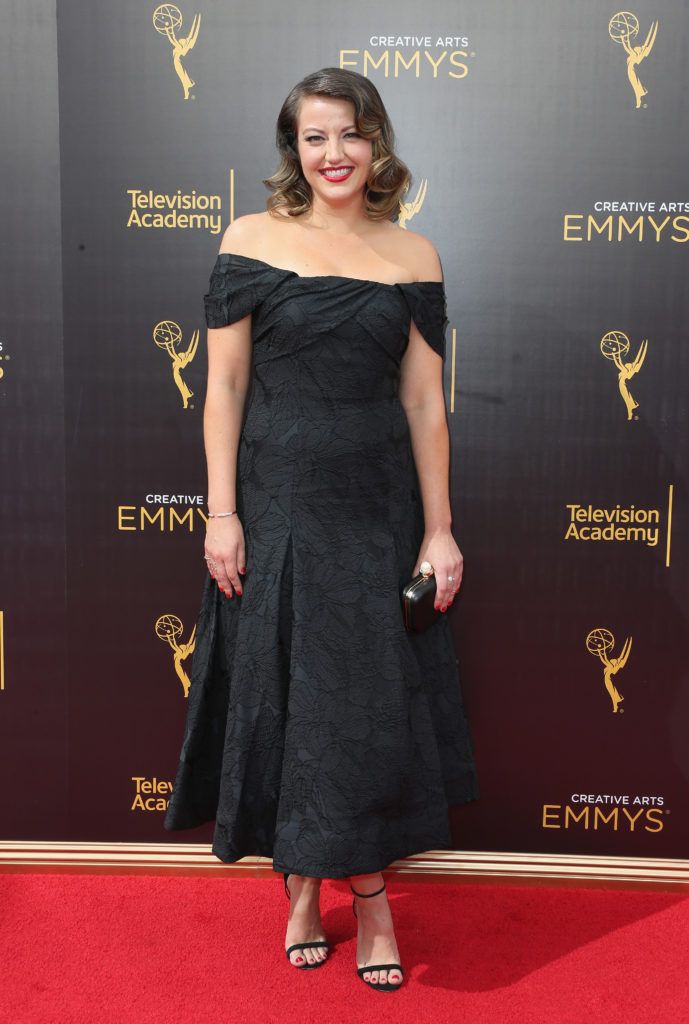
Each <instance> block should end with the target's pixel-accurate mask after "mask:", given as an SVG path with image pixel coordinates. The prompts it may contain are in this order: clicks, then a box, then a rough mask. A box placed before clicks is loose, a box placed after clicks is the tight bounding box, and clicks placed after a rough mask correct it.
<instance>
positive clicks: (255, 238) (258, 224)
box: [220, 213, 268, 257]
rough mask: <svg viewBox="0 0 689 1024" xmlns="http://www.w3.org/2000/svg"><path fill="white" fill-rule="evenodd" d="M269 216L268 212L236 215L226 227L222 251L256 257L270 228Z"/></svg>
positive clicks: (221, 243)
mask: <svg viewBox="0 0 689 1024" xmlns="http://www.w3.org/2000/svg"><path fill="white" fill-rule="evenodd" d="M267 217H268V214H267V213H245V214H243V215H242V216H241V217H235V219H234V220H233V221H232V223H231V224H229V225H228V226H227V228H226V229H225V233H224V234H223V236H222V241H221V242H220V252H231V253H235V255H237V256H249V257H255V256H256V253H257V252H258V251H260V249H261V243H262V240H263V238H264V237H265V233H266V230H267V228H268V224H267V221H266V218H267Z"/></svg>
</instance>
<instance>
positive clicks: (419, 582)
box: [402, 562, 442, 633]
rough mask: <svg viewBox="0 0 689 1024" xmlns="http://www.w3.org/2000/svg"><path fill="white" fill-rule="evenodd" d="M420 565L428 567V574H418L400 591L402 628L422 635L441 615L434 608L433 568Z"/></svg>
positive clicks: (437, 609) (427, 564)
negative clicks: (402, 616)
mask: <svg viewBox="0 0 689 1024" xmlns="http://www.w3.org/2000/svg"><path fill="white" fill-rule="evenodd" d="M421 564H422V565H423V566H428V568H429V569H430V572H427V571H426V572H420V573H419V574H418V576H415V577H414V578H413V579H412V580H410V581H409V583H407V585H406V587H404V589H403V591H402V608H403V611H404V626H405V629H407V630H408V632H410V633H423V631H424V630H426V629H428V627H429V626H432V625H433V623H434V622H435V621H436V619H439V618H440V616H441V615H442V612H441V611H440V609H439V608H436V607H435V593H436V585H435V575H434V573H433V566H431V565H430V564H429V563H428V562H422V563H421Z"/></svg>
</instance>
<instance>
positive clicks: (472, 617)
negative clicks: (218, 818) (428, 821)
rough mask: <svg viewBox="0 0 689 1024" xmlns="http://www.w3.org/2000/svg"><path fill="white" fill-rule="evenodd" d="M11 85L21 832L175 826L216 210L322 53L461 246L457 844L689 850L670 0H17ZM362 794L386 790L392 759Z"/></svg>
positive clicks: (9, 366)
mask: <svg viewBox="0 0 689 1024" xmlns="http://www.w3.org/2000/svg"><path fill="white" fill-rule="evenodd" d="M2 35H3V39H2V46H3V60H2V61H1V62H0V80H1V82H2V94H3V96H4V98H5V107H6V112H7V114H8V117H9V118H10V128H11V131H10V133H9V134H8V131H5V133H4V145H3V149H4V153H3V155H2V158H1V159H2V166H3V168H4V170H5V171H6V174H7V178H6V181H7V187H6V188H4V189H3V195H2V196H1V197H0V202H2V206H3V221H4V226H5V236H6V240H7V243H8V244H7V245H6V246H5V247H4V248H3V251H2V256H1V257H0V269H1V272H2V273H1V276H2V285H1V287H2V291H3V304H2V306H3V308H2V324H1V336H0V395H1V403H0V413H1V415H2V428H1V435H0V442H1V445H2V447H1V454H2V500H1V503H0V515H1V516H2V536H3V542H2V560H3V567H4V578H3V581H2V582H3V589H2V594H1V596H0V731H1V741H2V743H1V752H0V757H1V758H2V764H1V765H0V767H1V768H2V771H3V779H4V784H3V794H4V796H3V813H2V816H1V824H0V829H1V830H2V837H3V838H5V839H34V840H58V839H61V840H64V839H73V840H75V841H77V840H78V841H81V840H92V841H137V840H139V841H161V842H166V841H173V842H179V841H186V840H187V839H188V840H189V841H190V842H200V841H201V842H205V841H206V840H209V839H210V836H211V834H212V823H209V824H208V825H207V826H204V827H203V828H201V829H196V830H193V831H190V832H187V833H176V834H170V833H167V832H165V831H164V830H163V816H164V811H165V808H166V805H167V800H168V798H169V793H170V788H171V783H172V778H173V773H174V769H175V766H176V763H177V758H178V755H179V748H180V744H181V739H182V729H183V722H184V717H185V713H186V706H187V697H188V691H189V679H190V667H191V662H192V658H193V651H194V627H195V621H196V615H197V612H198V607H199V603H200V599H201V590H202V584H203V577H204V574H205V564H204V561H203V538H204V524H205V519H204V508H205V486H206V479H205V460H204V453H203V439H202V413H203V403H204V378H205V370H206V352H205V345H206V329H205V322H204V317H203V302H202V296H203V294H204V292H205V291H206V290H207V287H208V278H209V275H210V271H211V268H212V265H213V263H214V261H215V256H216V253H217V251H218V249H219V246H220V239H221V237H222V233H223V230H224V228H225V226H226V225H227V224H228V223H229V222H230V221H231V220H232V219H233V218H234V217H237V216H239V215H241V214H244V213H249V212H255V211H259V210H263V209H265V200H266V198H267V194H268V193H267V192H266V189H265V187H264V186H263V185H262V183H261V179H262V178H264V177H267V176H268V175H269V174H270V173H272V171H273V170H274V169H275V166H276V153H275V149H274V130H275V121H276V118H277V113H278V110H279V108H280V105H281V103H282V101H283V99H284V97H285V96H286V95H287V93H288V91H289V90H290V88H291V87H292V86H293V85H294V84H295V83H296V82H297V81H298V80H299V79H300V78H301V77H302V76H303V75H305V74H306V73H308V72H310V71H314V70H316V69H318V68H320V67H325V66H341V67H346V68H351V69H353V70H355V71H358V72H360V73H361V74H363V75H366V76H368V77H369V78H370V79H371V80H372V81H374V82H375V84H376V86H377V87H378V89H379V90H380V92H381V94H382V97H383V100H384V102H385V104H386V106H387V108H388V111H389V113H390V116H391V119H392V122H393V124H394V126H395V130H396V135H397V143H398V151H399V153H400V155H401V157H402V159H404V161H405V162H406V163H407V164H408V165H409V166H410V168H411V169H412V171H413V174H414V181H413V183H412V186H411V188H410V190H409V192H408V193H407V194H406V196H405V201H404V203H403V207H402V209H401V211H400V219H401V223H403V225H404V227H405V228H407V229H409V230H413V231H418V232H420V233H421V234H423V235H426V236H427V237H428V238H430V239H431V240H432V241H433V242H434V244H435V245H436V247H437V249H438V252H439V253H440V256H441V259H442V262H443V268H444V272H445V278H446V287H447V295H448V312H449V317H450V326H449V329H448V336H447V339H448V346H447V359H446V363H445V385H446V396H447V406H448V417H449V422H450V426H451V435H452V446H453V448H452V497H453V509H454V524H455V534H456V537H457V541H458V543H459V546H460V548H461V550H462V552H463V554H464V558H465V570H464V582H463V586H462V589H461V592H460V597H459V599H458V600H457V601H456V602H455V604H454V606H453V608H452V610H451V612H450V615H451V620H452V624H453V629H454V636H455V641H456V651H457V658H458V664H459V669H460V674H461V681H462V687H463V692H464V699H465V705H466V708H467V713H468V716H469V719H470V723H471V728H472V733H473V737H474V743H475V748H476V758H477V765H478V772H479V781H480V788H481V795H480V799H479V800H477V801H475V802H472V803H470V804H467V805H464V806H461V807H456V808H453V810H452V823H453V836H454V839H455V841H456V845H457V848H458V849H467V850H470V849H476V850H495V851H501V850H509V851H513V850H521V851H542V852H559V853H591V854H621V855H628V856H648V857H686V856H687V854H688V852H689V844H688V840H689V811H688V809H687V799H686V798H687V780H688V778H689V743H688V742H687V736H688V735H689V678H688V674H687V637H688V635H689V634H688V631H687V622H686V619H687V608H688V596H689V582H688V581H689V552H688V550H687V541H688V538H689V530H688V528H687V511H688V502H687V483H688V466H687V444H686V437H687V427H688V425H687V417H688V413H689V387H688V385H689V378H688V373H689V337H688V333H687V332H688V330H689V316H688V308H687V307H688V301H689V297H688V293H687V266H688V264H687V253H688V251H689V250H688V249H687V241H688V240H689V192H688V191H687V175H686V168H687V165H688V156H689V154H688V148H689V147H688V141H687V140H688V138H689V132H688V128H689V110H688V99H689V90H687V85H686V59H687V56H686V42H687V38H688V37H689V10H688V9H687V7H686V4H685V3H684V0H649V2H640V0H637V2H636V6H635V7H634V9H633V10H632V11H622V10H618V9H617V8H616V7H615V6H614V3H611V4H609V5H606V4H601V3H600V0H595V2H593V0H580V2H577V3H571V2H569V0H567V2H564V0H552V2H551V3H549V4H541V3H535V2H533V3H528V2H527V3H522V4H505V3H503V2H500V0H466V2H464V3H461V4H457V3H456V2H454V0H438V2H436V3H433V4H430V5H425V6H424V5H419V4H417V3H413V4H412V3H410V2H408V0H402V2H400V0H394V2H393V0H384V2H382V3H380V4H377V5H375V6H374V7H372V5H371V4H370V3H367V2H366V3H365V2H361V0H350V2H349V3H347V4H339V5H333V4H325V5H324V4H321V3H314V2H313V0H302V2H301V3H300V4H299V5H285V4H278V3H276V2H275V0H251V2H244V0H232V2H227V0H207V2H203V3H201V4H197V3H186V2H185V3H178V4H172V3H169V4H168V3H165V4H160V5H157V6H156V4H155V3H141V2H140V0H137V2H133V0H121V2H119V3H116V4H113V3H105V2H104V0H95V2H91V3H88V4H87V3H83V2H80V0H60V2H59V3H58V5H57V11H56V10H55V5H54V4H50V3H47V2H45V0H27V2H25V0H22V2H21V3H20V2H19V0H15V2H14V3H12V4H11V5H10V16H9V17H8V21H7V23H6V24H5V28H4V30H3V34H2ZM372 785H375V780H372Z"/></svg>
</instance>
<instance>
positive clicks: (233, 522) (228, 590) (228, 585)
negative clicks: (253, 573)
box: [205, 515, 246, 597]
mask: <svg viewBox="0 0 689 1024" xmlns="http://www.w3.org/2000/svg"><path fill="white" fill-rule="evenodd" d="M205 558H206V564H207V565H208V571H209V573H210V574H211V576H212V577H213V578H214V579H215V580H216V581H217V584H218V586H219V587H220V589H221V590H222V591H223V592H224V593H225V594H226V595H227V597H232V594H233V588H234V591H236V593H237V594H239V595H240V597H241V594H242V581H241V579H240V578H239V574H240V573H242V574H244V573H245V572H246V565H245V562H244V560H245V558H246V548H245V546H244V530H243V528H242V524H241V522H240V521H239V518H238V517H237V516H236V515H234V516H223V517H222V518H220V519H216V518H215V517H213V518H212V519H209V520H208V523H207V526H206V544H205Z"/></svg>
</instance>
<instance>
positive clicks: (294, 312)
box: [165, 253, 478, 878]
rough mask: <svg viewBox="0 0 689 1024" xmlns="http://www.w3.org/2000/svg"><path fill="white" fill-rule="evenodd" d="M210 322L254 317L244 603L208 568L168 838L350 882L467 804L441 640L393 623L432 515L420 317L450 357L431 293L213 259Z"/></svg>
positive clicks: (436, 834)
mask: <svg viewBox="0 0 689 1024" xmlns="http://www.w3.org/2000/svg"><path fill="white" fill-rule="evenodd" d="M204 301H205V311H206V322H207V325H208V326H209V327H223V326H225V325H226V324H230V323H233V322H234V321H236V320H239V319H241V318H242V317H245V316H246V315H247V314H249V313H251V314H252V321H251V323H252V340H253V367H252V380H251V388H250V391H249V394H248V396H247V402H246V408H245V417H244V424H243V427H242V432H241V437H240V445H239V452H238V457H237V505H236V507H237V510H238V513H239V517H240V519H241V523H242V526H243V529H244V536H245V542H246V567H247V571H246V575H245V577H244V584H243V595H242V596H237V595H235V596H234V597H233V598H232V599H228V598H226V597H225V595H224V594H223V593H221V592H220V590H219V588H218V586H217V584H216V583H215V581H214V580H213V579H212V578H211V577H210V575H208V574H207V573H206V576H205V579H204V583H203V594H202V600H201V608H200V612H199V616H198V621H197V628H196V647H195V650H194V654H193V662H192V670H191V688H190V692H189V704H188V710H187V718H186V725H185V730H184V738H183V744H182V749H181V754H180V758H179V764H178V767H177V772H176V777H175V782H174V787H173V792H172V795H171V797H170V802H169V806H168V810H167V813H166V816H165V828H166V829H168V830H177V829H188V828H193V827H195V826H197V825H199V824H201V823H203V822H206V821H211V820H215V830H214V837H213V845H212V851H213V853H214V854H215V856H216V857H218V858H219V859H220V860H222V861H224V862H227V863H230V862H234V861H236V860H238V859H239V858H241V857H243V856H246V855H249V854H254V855H261V856H265V857H272V858H273V867H274V868H275V869H276V870H278V871H289V872H295V873H297V874H300V875H313V876H317V877H326V878H344V877H347V876H349V875H355V874H367V873H370V872H376V871H379V870H382V869H383V868H385V867H386V866H387V865H389V864H390V862H391V861H393V860H395V859H397V858H400V857H405V856H409V855H411V854H414V853H421V852H424V851H427V850H431V849H449V848H451V840H450V832H449V821H448V805H449V804H459V803H464V802H466V801H468V800H472V799H475V798H476V797H477V796H478V787H477V782H476V772H475V764H474V758H473V751H472V743H471V739H470V734H469V730H468V726H467V721H466V718H465V714H464V708H463V703H462V696H461V689H460V682H459V678H458V672H457V662H456V658H455V653H454V648H453V644H452V637H451V633H450V627H449V623H448V621H447V619H446V618H445V617H444V616H443V617H441V618H440V619H439V620H438V621H437V622H436V623H434V625H432V626H431V627H430V629H428V630H427V631H426V632H425V633H422V634H419V635H411V634H409V633H407V631H406V630H405V628H404V623H403V618H402V608H401V596H400V595H401V590H402V587H403V586H404V584H405V583H406V582H407V581H408V580H409V579H410V577H411V574H412V570H413V568H414V564H415V561H416V558H417V556H418V553H419V547H420V544H421V541H422V538H423V532H424V521H423V507H422V503H421V498H420V491H419V483H418V478H417V474H416V468H415V464H414V460H413V455H412V449H411V440H410V432H409V426H408V422H407V418H406V415H405V412H404V409H403V406H402V404H401V402H400V399H399V380H400V361H401V359H402V356H403V355H404V351H405V348H406V346H407V344H408V339H409V329H410V322H411V320H412V319H413V320H414V322H415V323H416V325H417V327H418V329H419V331H420V332H421V334H422V336H423V338H424V340H425V341H426V342H427V343H428V344H429V345H430V346H431V347H432V348H433V349H434V350H435V351H436V352H438V353H439V354H440V355H441V356H442V357H443V358H444V355H445V330H446V326H447V319H446V305H445V292H444V287H443V284H442V283H441V282H436V281H426V282H417V283H413V284H381V283H380V282H377V281H366V280H359V279H354V278H348V277H336V276H330V275H329V276H320V277H302V276H300V275H298V274H296V273H294V272H293V271H289V270H283V269H279V268H277V267H274V266H272V265H270V264H268V263H265V262H263V261H261V260H257V259H253V258H249V257H245V256H237V255H234V254H230V253H221V254H220V255H219V256H218V257H217V260H216V263H215V266H214V268H213V272H212V274H211V278H210V285H209V291H208V294H207V295H205V296H204Z"/></svg>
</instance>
